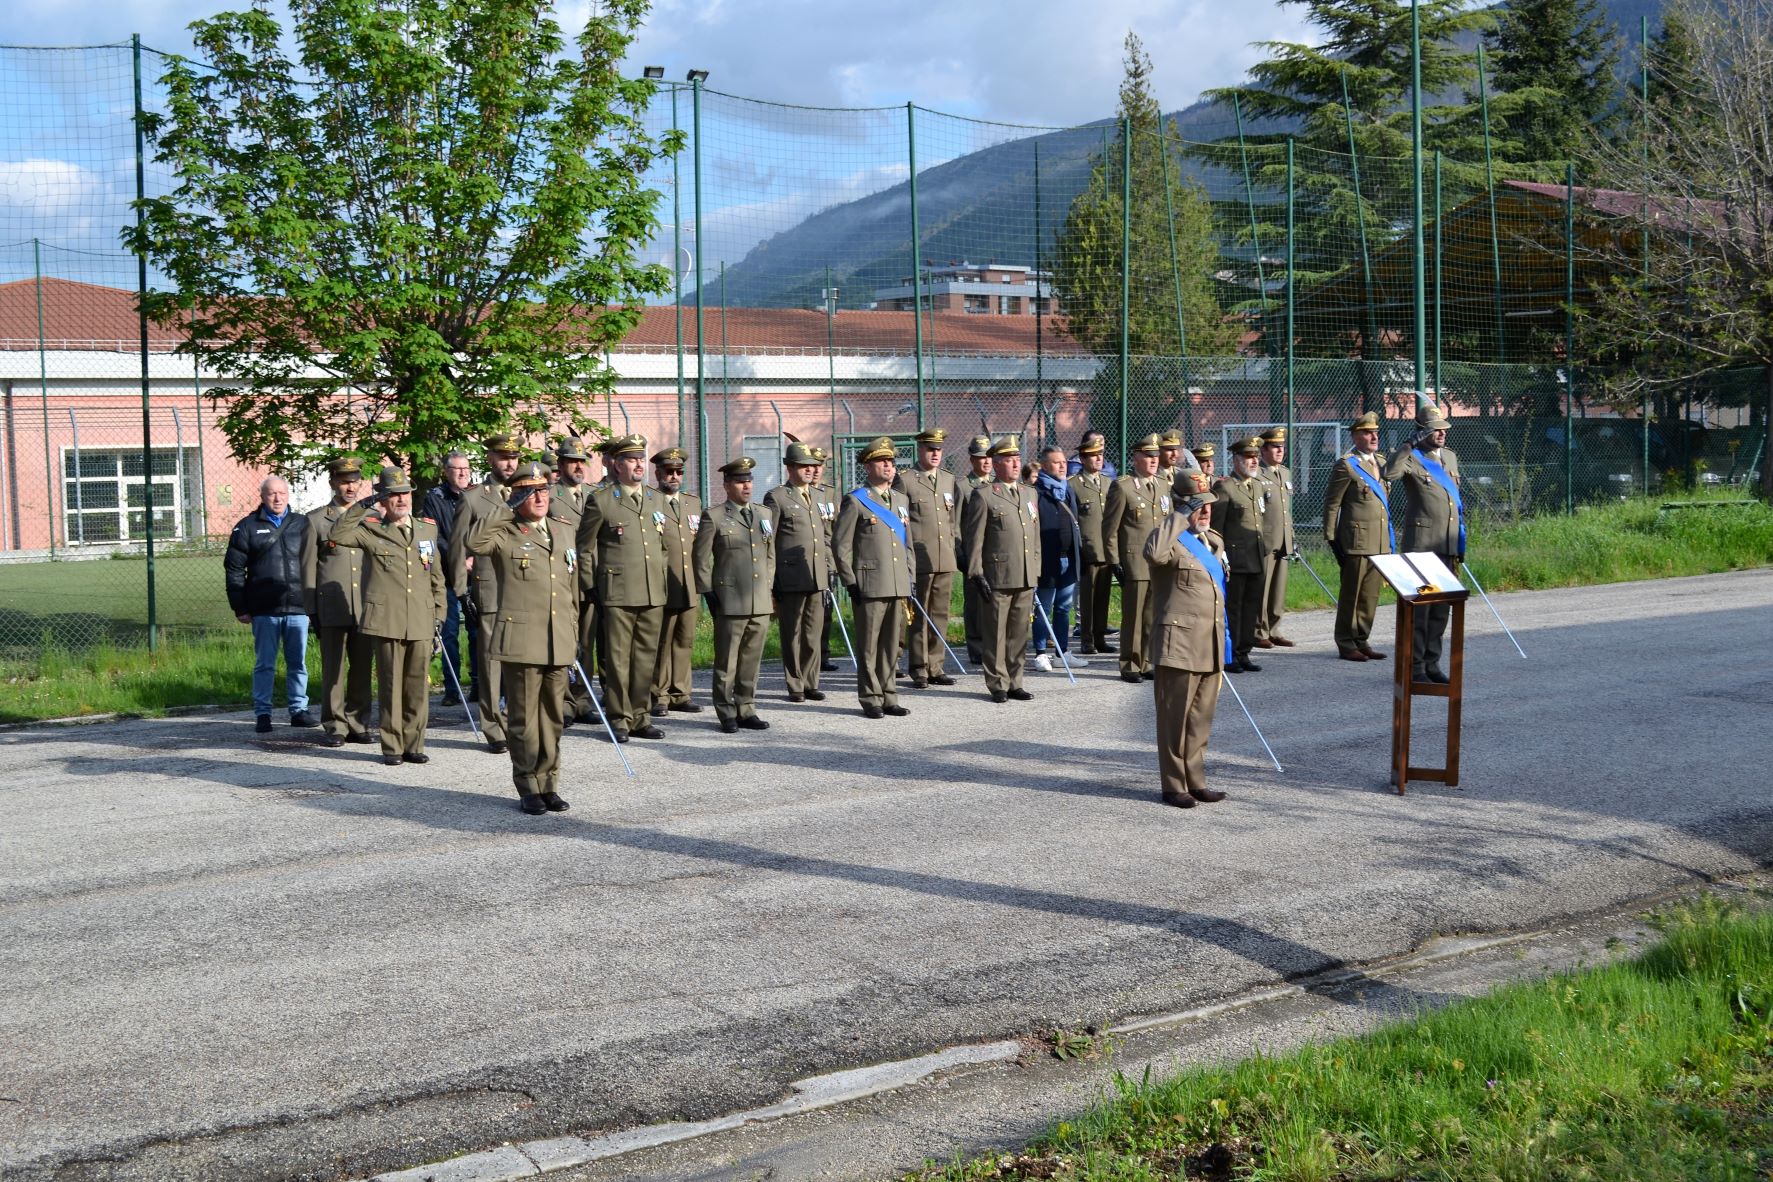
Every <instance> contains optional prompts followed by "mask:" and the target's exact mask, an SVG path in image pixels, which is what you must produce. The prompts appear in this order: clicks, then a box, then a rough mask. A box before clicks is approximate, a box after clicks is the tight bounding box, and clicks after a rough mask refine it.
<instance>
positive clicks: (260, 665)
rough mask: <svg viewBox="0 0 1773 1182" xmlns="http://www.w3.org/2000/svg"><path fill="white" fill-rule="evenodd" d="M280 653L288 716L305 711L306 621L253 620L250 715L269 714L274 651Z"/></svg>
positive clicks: (303, 618)
mask: <svg viewBox="0 0 1773 1182" xmlns="http://www.w3.org/2000/svg"><path fill="white" fill-rule="evenodd" d="M279 649H282V650H283V688H284V691H285V692H286V693H287V694H288V695H289V716H290V717H291V718H294V717H295V716H296V715H298V714H300V713H301V712H302V711H304V710H306V709H307V708H308V617H307V616H254V617H253V618H252V652H253V662H252V712H253V713H254V714H269V713H271V687H272V686H274V685H275V684H276V683H277V651H278V650H279Z"/></svg>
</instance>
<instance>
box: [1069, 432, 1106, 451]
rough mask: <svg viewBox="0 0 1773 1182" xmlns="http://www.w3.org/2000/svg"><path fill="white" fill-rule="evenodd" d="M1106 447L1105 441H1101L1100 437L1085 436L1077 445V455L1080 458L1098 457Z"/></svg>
mask: <svg viewBox="0 0 1773 1182" xmlns="http://www.w3.org/2000/svg"><path fill="white" fill-rule="evenodd" d="M1107 447H1108V442H1107V440H1105V439H1103V438H1102V437H1101V436H1100V435H1086V436H1084V437H1083V440H1082V441H1081V442H1080V443H1078V445H1077V454H1078V455H1080V456H1099V455H1101V454H1102V453H1103V451H1105V450H1106V449H1107Z"/></svg>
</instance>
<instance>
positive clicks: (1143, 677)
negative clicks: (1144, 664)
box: [1139, 669, 1157, 681]
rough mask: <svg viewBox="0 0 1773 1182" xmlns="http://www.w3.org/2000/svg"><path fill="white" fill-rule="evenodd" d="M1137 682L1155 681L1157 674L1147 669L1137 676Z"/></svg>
mask: <svg viewBox="0 0 1773 1182" xmlns="http://www.w3.org/2000/svg"><path fill="white" fill-rule="evenodd" d="M1139 680H1140V681H1156V680H1157V674H1155V673H1153V672H1152V671H1151V670H1149V669H1147V670H1145V672H1143V673H1141V674H1139Z"/></svg>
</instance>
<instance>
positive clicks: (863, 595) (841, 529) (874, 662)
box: [831, 485, 915, 711]
mask: <svg viewBox="0 0 1773 1182" xmlns="http://www.w3.org/2000/svg"><path fill="white" fill-rule="evenodd" d="M862 497H867V498H869V499H870V500H871V501H872V502H873V503H874V504H875V505H878V506H880V507H881V509H882V510H884V511H885V512H886V513H889V514H892V515H893V516H895V517H896V518H898V520H899V523H900V525H901V526H903V525H904V524H905V522H906V521H907V519H909V518H910V516H911V506H910V505H909V504H908V503H907V502H906V500H905V497H904V494H902V493H896V492H894V491H893V490H892V488H891V486H880V487H869V486H866V485H865V486H863V487H862V488H860V489H857V490H856V491H855V492H853V493H850V494H849V495H848V496H846V497H844V498H843V504H842V507H841V508H839V509H838V511H837V526H836V530H835V532H834V533H833V535H832V544H831V556H832V561H833V562H834V563H835V564H836V566H837V577H838V579H839V580H840V581H841V582H842V583H843V585H844V586H846V587H852V588H854V589H855V591H854V601H853V606H854V608H855V613H856V631H855V635H854V636H852V637H851V638H850V643H852V644H853V645H855V647H856V696H857V698H858V699H859V700H860V701H861V703H862V708H863V709H864V710H865V711H866V710H870V709H876V710H881V709H885V708H886V707H888V706H897V705H898V704H899V688H898V684H897V682H896V681H895V680H894V678H893V669H894V666H895V665H896V664H897V662H898V659H899V638H900V636H901V634H902V631H903V629H904V627H905V598H906V597H907V596H908V595H910V594H911V576H912V569H913V564H914V562H915V559H914V558H913V557H912V554H911V550H910V549H909V547H908V545H907V542H908V541H909V537H907V541H906V542H901V541H900V540H899V535H898V534H897V533H896V532H894V530H893V529H892V527H891V526H889V525H888V524H887V523H886V522H885V521H883V520H881V519H880V518H879V517H878V516H877V515H876V514H875V512H874V510H872V509H870V508H868V507H867V506H866V505H864V504H863V503H862V500H861V498H862Z"/></svg>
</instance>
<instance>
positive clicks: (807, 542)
mask: <svg viewBox="0 0 1773 1182" xmlns="http://www.w3.org/2000/svg"><path fill="white" fill-rule="evenodd" d="M825 496H826V494H825V493H824V491H823V490H821V489H818V488H808V489H807V496H806V497H802V496H801V495H800V490H799V489H798V488H796V487H794V486H793V485H788V484H783V485H778V486H777V487H775V488H772V489H770V491H769V495H768V496H766V497H764V499H763V503H764V504H765V505H766V506H767V507H768V508H769V509H770V511H771V512H773V513H774V514H775V519H776V590H777V592H779V593H781V594H783V595H812V594H814V593H816V592H819V591H823V590H825V589H826V588H827V587H829V586H830V585H831V573H832V564H831V533H830V529H831V523H830V522H829V521H828V520H827V510H826V509H825V506H826V505H827V504H828V503H829V502H828V501H827V500H826V499H825ZM808 501H811V504H810V505H809V504H808Z"/></svg>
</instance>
